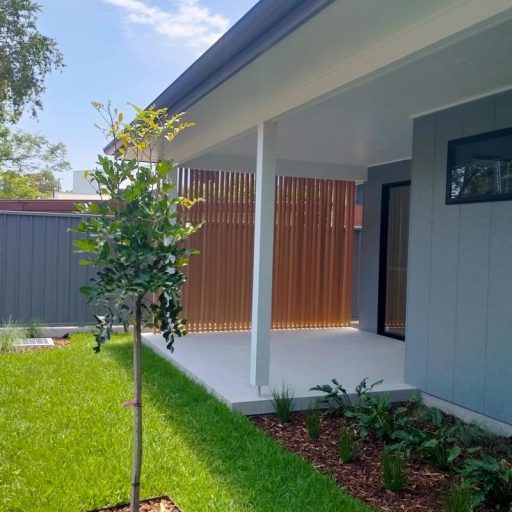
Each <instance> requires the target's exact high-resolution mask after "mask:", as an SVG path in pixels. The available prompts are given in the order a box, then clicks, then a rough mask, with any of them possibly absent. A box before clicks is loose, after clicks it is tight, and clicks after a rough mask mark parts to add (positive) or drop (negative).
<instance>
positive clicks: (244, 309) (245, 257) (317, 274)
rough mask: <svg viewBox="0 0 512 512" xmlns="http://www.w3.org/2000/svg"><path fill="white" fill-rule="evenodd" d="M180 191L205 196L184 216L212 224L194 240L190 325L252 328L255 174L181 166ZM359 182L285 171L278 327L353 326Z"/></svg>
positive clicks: (279, 215)
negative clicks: (296, 175) (354, 239)
mask: <svg viewBox="0 0 512 512" xmlns="http://www.w3.org/2000/svg"><path fill="white" fill-rule="evenodd" d="M177 186H178V194H179V195H180V196H185V197H191V198H192V197H202V198H203V199H204V201H202V202H200V203H197V204H196V205H195V206H194V207H193V208H192V209H191V210H185V211H183V210H180V212H179V215H180V218H181V220H185V221H187V222H192V223H198V222H202V221H204V222H205V224H204V226H203V228H202V229H201V230H200V231H199V233H196V234H194V235H193V236H192V237H191V238H190V240H188V241H187V246H188V247H193V248H197V249H199V250H200V252H201V254H200V255H199V256H194V257H193V258H191V260H190V264H189V266H188V268H186V269H185V273H186V274H187V276H188V281H187V283H186V285H185V286H184V290H183V305H184V316H185V317H186V318H187V319H188V321H189V330H191V331H196V332H197V331H219V330H246V329H250V326H251V325H250V324H251V301H252V262H253V243H254V193H255V180H254V175H253V174H249V173H232V172H224V171H223V172H213V171H204V170H196V169H180V170H179V172H178V176H177ZM354 194H355V187H354V184H353V183H349V182H341V181H335V180H319V179H310V178H290V177H282V176H280V177H278V178H277V187H276V214H275V226H274V229H275V247H274V270H273V282H274V287H273V298H272V323H273V328H308V327H309V328H313V327H338V326H345V325H349V324H350V320H351V317H350V313H351V312H350V305H351V265H352V236H353V223H354V214H353V211H354Z"/></svg>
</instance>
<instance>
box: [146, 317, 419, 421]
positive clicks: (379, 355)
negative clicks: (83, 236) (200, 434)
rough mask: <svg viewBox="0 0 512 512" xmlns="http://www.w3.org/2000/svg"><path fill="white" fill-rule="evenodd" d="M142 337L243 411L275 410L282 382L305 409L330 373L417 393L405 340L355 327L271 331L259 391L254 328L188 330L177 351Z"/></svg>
mask: <svg viewBox="0 0 512 512" xmlns="http://www.w3.org/2000/svg"><path fill="white" fill-rule="evenodd" d="M144 341H145V343H146V344H147V345H149V346H150V347H151V348H152V349H153V350H155V351H156V352H157V353H159V354H160V355H162V357H164V358H166V359H168V360H169V361H171V362H172V363H173V364H175V365H176V366H177V367H178V368H180V369H181V370H182V371H184V372H185V373H186V374H187V375H189V376H190V377H192V378H193V379H194V380H196V381H197V382H200V383H201V384H203V385H204V386H205V387H206V388H207V389H208V390H209V391H210V392H211V393H213V394H214V395H215V396H217V397H218V398H220V399H221V400H222V401H224V402H225V403H226V404H228V405H229V406H230V407H232V408H233V409H235V410H238V411H240V412H242V413H243V414H264V413H269V412H273V410H274V409H273V405H272V396H271V388H274V389H281V386H282V384H283V383H285V384H286V385H287V386H288V387H290V388H291V389H293V391H294V394H295V408H296V409H305V408H306V407H307V405H308V404H309V402H310V401H311V397H313V396H317V395H318V393H315V392H312V391H309V388H311V387H312V386H314V385H316V384H327V383H329V382H330V381H331V379H332V378H337V379H338V380H339V381H340V383H342V384H343V385H344V386H345V387H346V389H347V390H348V391H349V392H353V391H354V389H355V386H356V385H357V384H358V383H359V382H360V381H361V380H362V379H363V378H364V377H368V378H369V382H374V381H376V380H379V379H384V383H383V384H382V385H381V386H379V387H378V388H376V391H378V392H387V393H389V394H390V396H391V397H392V399H393V400H395V401H403V400H407V399H408V398H409V397H410V396H411V395H412V393H413V392H414V388H412V387H411V386H409V385H407V384H405V383H404V358H405V343H404V342H402V341H398V340H395V339H391V338H387V337H384V336H378V335H376V334H373V333H368V332H364V331H359V330H358V329H354V328H351V327H347V328H342V329H311V330H308V329H301V330H286V331H273V332H272V338H271V364H270V387H263V388H262V390H261V395H258V390H257V388H256V387H254V386H252V385H251V384H250V382H249V357H250V332H219V333H200V334H188V335H187V336H186V337H184V338H182V339H177V340H176V342H175V350H174V352H173V353H171V352H169V351H168V350H167V349H166V348H165V342H164V340H163V338H162V337H161V336H160V335H158V334H144Z"/></svg>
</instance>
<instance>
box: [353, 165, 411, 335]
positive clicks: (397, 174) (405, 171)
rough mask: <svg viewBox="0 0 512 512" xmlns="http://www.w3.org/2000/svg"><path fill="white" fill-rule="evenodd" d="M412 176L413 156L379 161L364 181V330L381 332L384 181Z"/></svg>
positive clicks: (361, 299) (361, 292)
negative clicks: (381, 249) (380, 260)
mask: <svg viewBox="0 0 512 512" xmlns="http://www.w3.org/2000/svg"><path fill="white" fill-rule="evenodd" d="M410 177H411V161H410V160H403V161H401V162H393V163H389V164H383V165H377V166H375V167H370V168H369V169H368V180H367V181H366V182H365V185H364V209H363V230H362V240H361V271H360V283H359V328H360V329H362V330H364V331H371V332H377V310H378V301H379V254H380V216H381V215H380V214H381V203H382V201H381V199H382V185H384V184H387V183H395V182H399V181H408V180H409V179H410Z"/></svg>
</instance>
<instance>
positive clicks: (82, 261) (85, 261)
mask: <svg viewBox="0 0 512 512" xmlns="http://www.w3.org/2000/svg"><path fill="white" fill-rule="evenodd" d="M78 263H79V264H80V265H82V266H84V267H87V266H91V265H94V263H93V262H92V261H89V260H80V261H79V262H78Z"/></svg>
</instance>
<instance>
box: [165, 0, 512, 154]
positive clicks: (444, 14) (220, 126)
mask: <svg viewBox="0 0 512 512" xmlns="http://www.w3.org/2000/svg"><path fill="white" fill-rule="evenodd" d="M329 9H330V8H327V9H326V10H325V12H326V11H329ZM319 16H322V13H321V14H320V15H319ZM510 17H512V0H486V1H485V2H484V1H482V0H462V1H460V2H457V3H455V4H452V5H450V6H449V7H448V8H446V9H443V10H441V11H438V12H436V13H435V14H434V15H433V16H432V17H430V18H426V19H424V20H422V22H421V23H416V24H414V25H412V26H409V27H407V28H405V29H404V30H402V31H400V32H397V33H395V34H393V36H392V37H390V38H388V39H387V40H383V41H379V42H378V44H377V43H376V44H375V45H374V46H373V47H372V48H371V49H370V50H368V51H365V52H363V53H360V54H358V55H355V56H353V57H351V58H349V59H348V60H345V61H343V62H336V61H333V62H331V63H330V65H326V66H325V71H324V72H322V73H318V72H317V73H315V74H314V75H312V76H311V77H310V79H308V80H303V81H301V82H300V83H292V82H291V83H290V84H289V87H286V93H285V94H281V95H278V96H274V97H272V96H271V95H269V96H268V97H267V98H265V99H264V100H263V101H259V102H258V104H256V105H252V104H251V101H247V98H246V101H244V102H236V103H235V102H232V103H231V104H230V106H229V111H222V107H220V108H219V105H223V104H226V103H229V97H230V94H231V93H230V88H240V87H246V88H247V84H244V83H243V81H242V82H240V80H242V78H241V77H242V76H243V74H244V70H242V71H241V72H239V73H238V74H237V75H235V76H234V77H232V78H231V79H230V80H228V81H227V82H225V83H224V84H223V85H221V86H220V87H219V88H217V89H216V90H214V91H213V92H212V93H210V94H209V95H208V96H206V97H205V98H203V99H202V100H201V101H200V102H198V103H197V104H196V105H194V106H193V107H192V108H190V109H189V113H190V117H191V118H193V119H194V120H196V121H197V122H198V123H199V126H198V129H197V131H196V132H195V134H194V137H186V138H182V139H181V140H177V141H176V142H175V145H174V148H173V156H174V157H175V159H176V160H177V161H186V160H190V159H192V158H194V157H195V156H197V155H199V154H202V153H204V152H205V151H207V150H209V149H211V148H213V147H215V146H219V145H220V144H222V143H223V142H224V141H227V140H229V139H232V138H233V137H235V136H237V135H238V134H241V133H243V132H246V131H247V130H250V129H252V128H254V127H255V126H257V125H258V124H260V123H262V122H265V121H267V120H276V119H277V120H278V119H279V118H280V117H281V116H283V115H285V114H286V113H287V112H290V111H296V110H300V109H303V108H305V107H307V106H309V105H312V104H314V103H317V102H319V101H322V100H323V99H325V98H327V97H329V96H332V95H333V94H338V93H340V92H342V91H343V90H345V89H347V88H350V87H353V86H356V85H358V84H360V83H362V82H364V81H366V80H369V79H374V78H376V77H378V76H379V75H380V74H382V73H385V72H387V71H389V70H391V69H395V68H396V67H399V66H402V65H404V64H407V63H409V62H412V61H414V60H416V59H418V58H420V57H421V56H423V55H425V54H426V53H429V52H432V51H434V50H437V49H440V48H442V47H445V46H448V45H449V44H451V43H453V42H454V41H456V40H460V39H463V38H465V37H467V36H469V35H471V34H474V33H477V32H479V31H481V30H484V29H485V28H488V27H490V26H493V25H495V24H497V23H500V22H502V21H504V20H505V19H508V18H510ZM308 23H310V22H308ZM308 23H306V24H305V25H304V26H302V27H301V28H300V29H299V32H300V31H304V30H307V25H308ZM312 41H314V39H313V40H312ZM280 44H283V43H280ZM267 58H268V55H267V54H265V55H263V56H262V57H260V59H267ZM253 65H254V63H253V64H251V65H250V66H253ZM250 66H248V68H250ZM246 69H247V68H246ZM268 80H269V82H270V81H272V76H269V77H268ZM249 90H250V87H249Z"/></svg>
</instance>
